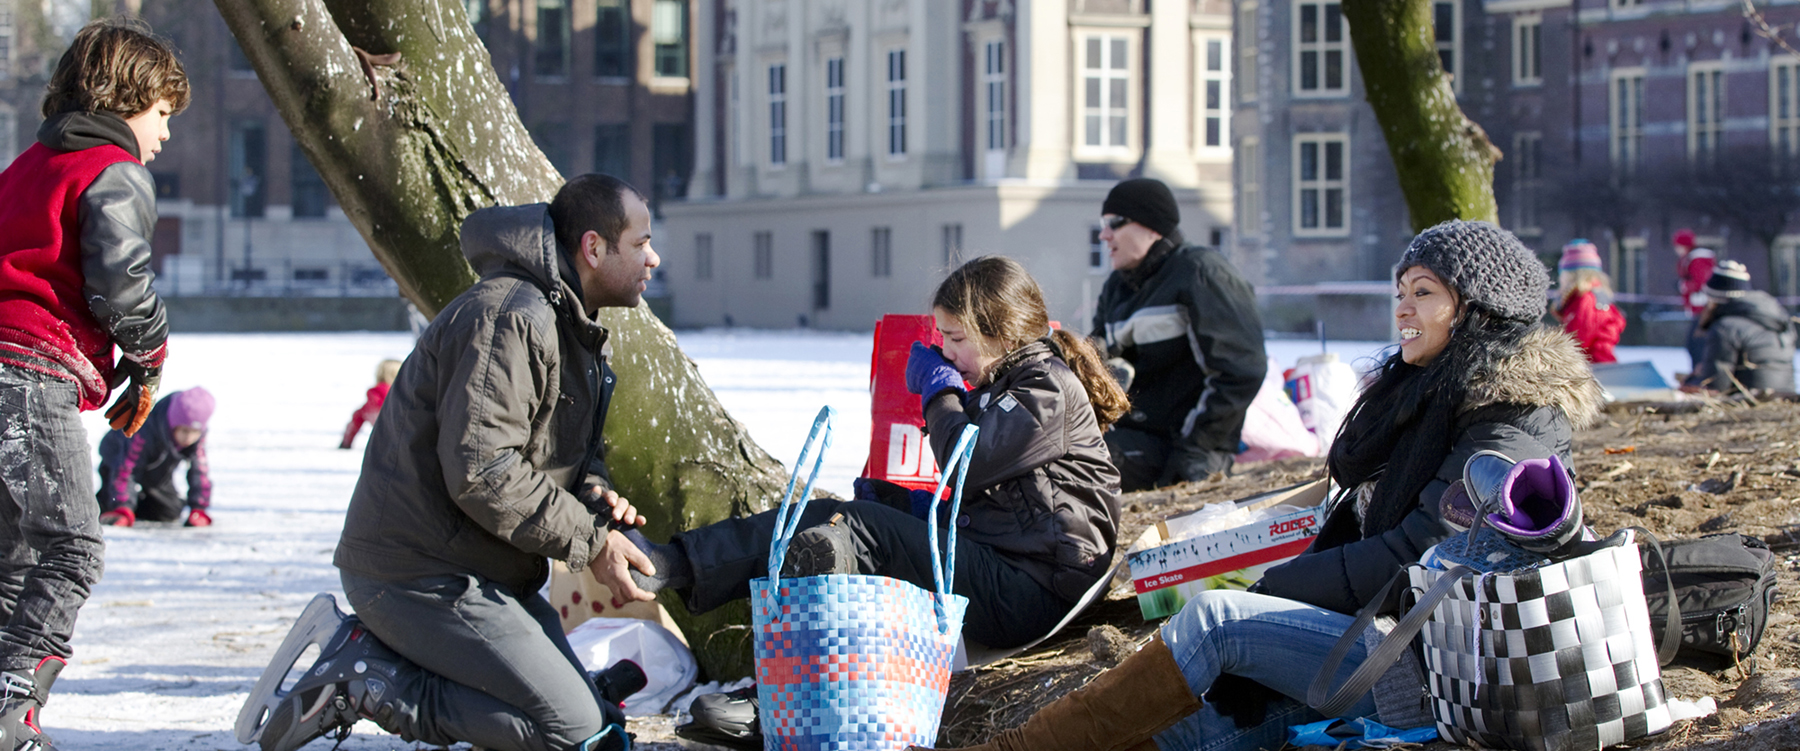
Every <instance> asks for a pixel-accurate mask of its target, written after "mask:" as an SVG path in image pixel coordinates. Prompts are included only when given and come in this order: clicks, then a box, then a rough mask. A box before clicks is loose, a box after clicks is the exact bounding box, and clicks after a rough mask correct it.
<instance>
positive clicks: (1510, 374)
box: [1257, 327, 1602, 614]
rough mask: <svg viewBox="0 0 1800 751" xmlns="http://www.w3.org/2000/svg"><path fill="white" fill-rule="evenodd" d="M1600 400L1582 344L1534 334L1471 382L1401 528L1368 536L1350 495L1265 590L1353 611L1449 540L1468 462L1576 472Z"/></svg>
mask: <svg viewBox="0 0 1800 751" xmlns="http://www.w3.org/2000/svg"><path fill="white" fill-rule="evenodd" d="M1601 403H1602V402H1601V394H1600V385H1599V384H1598V383H1596V382H1595V381H1594V377H1593V373H1592V372H1591V371H1589V369H1588V363H1587V357H1586V356H1585V355H1584V354H1583V353H1582V351H1581V347H1580V345H1578V344H1576V343H1575V340H1574V339H1573V338H1571V337H1570V336H1569V335H1568V334H1567V333H1565V332H1563V331H1561V330H1559V329H1553V328H1549V327H1538V328H1536V329H1533V330H1532V331H1531V332H1529V333H1527V334H1526V335H1525V340H1524V343H1523V346H1521V348H1520V351H1519V353H1518V354H1516V355H1514V356H1512V357H1509V358H1507V359H1505V360H1502V361H1501V362H1500V364H1499V367H1498V368H1497V369H1496V370H1495V372H1494V373H1493V374H1492V376H1491V377H1488V378H1480V379H1475V380H1472V381H1471V382H1470V384H1469V395H1468V398H1467V399H1466V400H1465V401H1464V402H1463V405H1462V407H1461V408H1460V409H1459V410H1458V411H1457V419H1456V431H1455V434H1456V438H1455V439H1454V441H1453V442H1452V444H1451V447H1450V453H1449V455H1448V456H1446V457H1444V461H1443V463H1442V464H1440V465H1439V466H1438V468H1437V472H1436V473H1435V475H1434V476H1433V477H1432V479H1431V481H1430V482H1429V483H1427V484H1426V485H1425V489H1424V490H1423V491H1421V492H1420V493H1419V497H1418V498H1417V499H1416V502H1415V505H1414V506H1413V508H1412V510H1411V512H1410V513H1407V514H1406V515H1405V516H1403V517H1401V520H1400V523H1399V524H1398V525H1396V526H1394V527H1393V528H1391V529H1386V530H1364V529H1362V524H1361V519H1360V517H1359V516H1358V514H1357V511H1356V508H1355V506H1356V503H1355V496H1356V492H1355V490H1354V489H1352V491H1351V492H1349V493H1346V494H1344V497H1343V500H1342V501H1341V502H1339V503H1337V504H1336V505H1335V506H1333V507H1332V508H1331V510H1330V511H1329V512H1328V515H1327V517H1326V520H1325V524H1324V526H1323V527H1322V528H1321V529H1320V532H1319V536H1318V537H1317V538H1315V539H1314V540H1313V543H1312V545H1311V546H1310V547H1308V548H1307V550H1306V552H1305V553H1302V554H1301V555H1300V556H1299V557H1297V558H1295V559H1293V560H1291V561H1288V562H1287V563H1285V564H1282V565H1280V566H1277V567H1275V568H1273V569H1270V570H1269V571H1268V572H1267V573H1266V574H1264V575H1263V578H1262V581H1261V582H1260V583H1259V585H1258V587H1257V590H1258V591H1260V592H1263V593H1265V594H1271V595H1277V596H1280V597H1286V598H1289V599H1294V600H1300V601H1302V602H1307V603H1311V604H1313V605H1317V606H1319V607H1323V608H1328V609H1330V610H1335V611H1338V612H1340V613H1347V614H1349V613H1355V612H1356V611H1357V610H1358V609H1359V608H1361V607H1362V606H1363V605H1364V604H1365V603H1367V602H1368V601H1369V600H1371V599H1373V598H1374V596H1375V594H1376V591H1377V590H1379V589H1381V587H1382V585H1384V584H1386V583H1387V581H1388V579H1390V578H1392V577H1393V576H1394V573H1395V572H1397V571H1399V570H1400V568H1401V567H1402V566H1404V565H1406V564H1408V563H1413V562H1415V561H1418V560H1419V558H1420V556H1421V555H1423V554H1424V552H1425V549H1426V548H1429V547H1431V546H1432V545H1436V544H1437V543H1438V542H1439V541H1441V540H1443V539H1444V538H1446V537H1449V536H1450V534H1451V531H1450V528H1449V527H1448V526H1445V524H1444V521H1443V518H1442V517H1441V516H1440V515H1439V514H1438V500H1439V499H1440V498H1441V497H1442V496H1443V494H1444V490H1445V489H1446V488H1448V487H1449V486H1450V483H1452V482H1455V481H1456V480H1458V479H1461V477H1462V469H1463V464H1465V463H1466V462H1468V460H1469V457H1470V456H1472V455H1474V454H1475V453H1476V452H1478V451H1482V450H1484V449H1492V450H1494V451H1499V452H1500V453H1503V454H1505V455H1507V456H1509V457H1511V458H1513V459H1515V460H1523V459H1540V458H1544V457H1547V456H1550V455H1552V454H1555V455H1556V456H1557V457H1559V458H1561V459H1562V460H1563V463H1564V465H1566V466H1569V467H1571V468H1573V466H1574V465H1573V463H1572V462H1571V460H1570V455H1569V451H1570V444H1571V442H1572V440H1573V437H1574V426H1577V425H1585V424H1587V423H1588V422H1590V421H1591V420H1593V418H1594V417H1595V416H1596V415H1598V414H1599V412H1600V405H1601ZM1373 482H1374V481H1373V480H1371V481H1370V483H1373Z"/></svg>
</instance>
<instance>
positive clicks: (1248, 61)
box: [1236, 3, 1260, 102]
mask: <svg viewBox="0 0 1800 751" xmlns="http://www.w3.org/2000/svg"><path fill="white" fill-rule="evenodd" d="M1236 33H1237V91H1238V94H1237V98H1238V101H1240V102H1254V101H1256V85H1257V83H1258V82H1259V80H1260V79H1259V78H1258V77H1257V68H1256V3H1240V4H1238V12H1237V29H1236Z"/></svg>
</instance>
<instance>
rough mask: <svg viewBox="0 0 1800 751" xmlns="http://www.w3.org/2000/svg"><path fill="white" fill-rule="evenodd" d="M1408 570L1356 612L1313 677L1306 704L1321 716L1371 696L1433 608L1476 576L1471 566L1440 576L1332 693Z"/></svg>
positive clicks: (1341, 711)
mask: <svg viewBox="0 0 1800 751" xmlns="http://www.w3.org/2000/svg"><path fill="white" fill-rule="evenodd" d="M1406 571H1407V570H1406V569H1404V568H1403V569H1401V570H1400V572H1399V573H1397V574H1394V578H1392V579H1389V580H1388V583H1387V584H1384V585H1382V587H1381V591H1380V592H1377V593H1376V594H1375V598H1374V599H1372V600H1370V601H1369V604H1367V605H1364V606H1363V607H1362V610H1359V611H1357V613H1356V620H1355V621H1354V622H1352V623H1351V624H1350V628H1349V629H1348V630H1346V631H1345V632H1344V635H1343V636H1340V637H1338V641H1337V644H1334V645H1332V647H1331V652H1330V653H1329V654H1327V655H1325V664H1324V665H1323V666H1321V667H1320V668H1319V674H1318V675H1316V676H1313V681H1312V685H1311V686H1308V687H1307V689H1306V703H1307V704H1308V705H1310V706H1311V707H1312V708H1313V709H1315V710H1318V712H1319V714H1322V715H1324V716H1326V717H1337V716H1339V715H1341V714H1343V713H1344V712H1345V711H1347V710H1349V709H1350V707H1351V705H1354V704H1355V703H1356V702H1357V700H1359V699H1361V698H1362V697H1363V695H1364V694H1367V693H1369V689H1372V688H1374V687H1375V682H1376V681H1378V680H1381V675H1382V674H1383V673H1386V672H1387V670H1388V668H1390V667H1393V665H1394V663H1396V662H1399V661H1400V655H1401V653H1403V652H1405V651H1406V650H1407V648H1409V647H1411V646H1412V640H1413V637H1414V636H1417V635H1418V634H1419V631H1421V630H1423V629H1424V628H1425V621H1427V620H1429V619H1430V618H1431V611H1432V609H1433V608H1436V607H1437V604H1438V603H1439V602H1442V601H1443V599H1444V598H1445V597H1448V596H1449V595H1450V590H1451V589H1453V588H1455V587H1456V584H1457V582H1460V581H1462V578H1463V577H1464V576H1467V575H1469V574H1472V573H1475V570H1474V569H1472V568H1469V567H1468V566H1457V567H1455V568H1452V569H1450V570H1449V571H1445V572H1444V573H1443V575H1442V576H1440V577H1438V580H1437V583H1436V584H1433V585H1432V587H1431V589H1429V590H1426V592H1425V594H1423V595H1421V596H1420V597H1419V602H1418V603H1417V604H1415V605H1413V606H1412V609H1411V610H1408V611H1406V615H1404V616H1401V618H1400V623H1399V625H1396V626H1394V630H1393V631H1390V632H1388V635H1387V636H1386V637H1385V638H1383V639H1382V640H1381V644H1380V645H1379V646H1377V647H1375V651H1373V652H1370V653H1369V656H1368V658H1367V659H1364V660H1363V663H1362V664H1361V665H1359V666H1357V668H1356V672H1354V673H1351V674H1350V677H1349V678H1347V679H1345V680H1344V685H1342V686H1340V687H1338V689H1337V690H1336V691H1331V690H1330V689H1331V679H1332V676H1335V675H1337V669H1338V666H1339V665H1342V664H1343V663H1344V657H1345V656H1347V655H1349V654H1350V648H1351V647H1353V646H1355V645H1356V642H1357V640H1359V639H1361V638H1362V634H1363V632H1364V631H1366V630H1368V628H1369V624H1371V623H1374V622H1375V615H1376V613H1377V612H1379V611H1380V610H1381V607H1382V605H1383V604H1385V603H1386V602H1387V598H1388V592H1389V591H1390V590H1392V589H1393V588H1394V583H1395V582H1397V581H1400V579H1401V577H1404V576H1406ZM1327 694H1329V696H1327Z"/></svg>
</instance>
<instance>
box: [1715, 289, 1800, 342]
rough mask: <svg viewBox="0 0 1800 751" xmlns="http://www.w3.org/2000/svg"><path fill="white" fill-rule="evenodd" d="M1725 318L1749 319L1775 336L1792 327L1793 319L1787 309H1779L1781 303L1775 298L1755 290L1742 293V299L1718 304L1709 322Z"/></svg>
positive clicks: (1737, 298)
mask: <svg viewBox="0 0 1800 751" xmlns="http://www.w3.org/2000/svg"><path fill="white" fill-rule="evenodd" d="M1726 316H1737V317H1739V318H1746V319H1749V320H1750V321H1752V322H1754V323H1755V324H1756V325H1758V326H1761V327H1763V328H1765V329H1768V330H1770V331H1773V332H1775V333H1777V334H1779V333H1782V332H1784V331H1787V330H1788V327H1789V326H1791V325H1793V319H1792V318H1790V317H1789V316H1788V312H1787V308H1783V307H1781V303H1779V302H1776V301H1775V298H1773V297H1770V296H1769V293H1767V292H1761V291H1755V290H1753V291H1750V292H1746V293H1744V296H1743V297H1736V298H1732V299H1729V300H1725V301H1723V302H1720V303H1719V307H1718V308H1716V309H1714V311H1713V314H1712V318H1711V320H1712V321H1717V320H1719V319H1720V318H1724V317H1726ZM1709 324H1710V321H1709Z"/></svg>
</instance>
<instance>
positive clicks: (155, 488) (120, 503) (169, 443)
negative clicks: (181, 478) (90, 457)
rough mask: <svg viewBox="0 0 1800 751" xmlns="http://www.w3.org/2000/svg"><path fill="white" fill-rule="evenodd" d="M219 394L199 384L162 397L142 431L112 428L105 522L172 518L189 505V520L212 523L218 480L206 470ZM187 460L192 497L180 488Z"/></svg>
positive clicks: (103, 453)
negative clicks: (180, 471) (214, 482)
mask: <svg viewBox="0 0 1800 751" xmlns="http://www.w3.org/2000/svg"><path fill="white" fill-rule="evenodd" d="M212 413H213V395H212V394H211V393H208V392H207V390H206V389H203V388H200V387H199V386H195V387H194V388H191V389H188V390H186V391H177V392H175V393H173V394H170V395H168V396H166V397H164V398H163V400H162V401H160V402H157V403H156V408H155V409H153V410H151V411H150V419H148V420H145V421H144V427H143V429H142V430H139V431H138V432H137V434H136V435H131V436H127V435H125V434H124V433H122V432H120V431H117V430H112V431H107V433H106V437H105V438H102V439H100V491H99V492H98V493H96V494H95V495H96V496H98V497H99V499H100V508H101V510H102V512H103V513H101V514H100V523H101V524H106V525H109V526H114V527H129V526H131V525H132V524H134V523H136V522H137V520H138V519H140V518H141V519H143V520H144V521H148V522H172V521H175V520H176V519H178V518H180V517H181V509H182V507H183V506H186V507H187V509H188V517H187V522H186V523H185V526H189V527H210V526H212V516H211V515H210V514H208V513H207V508H209V507H210V506H211V505H212V480H211V479H210V478H209V477H207V472H206V423H207V421H208V420H210V419H212ZM182 462H187V465H188V473H187V502H186V503H183V502H182V499H181V497H180V496H179V495H177V494H176V492H175V470H176V469H177V468H178V467H180V466H181V463H182Z"/></svg>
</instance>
